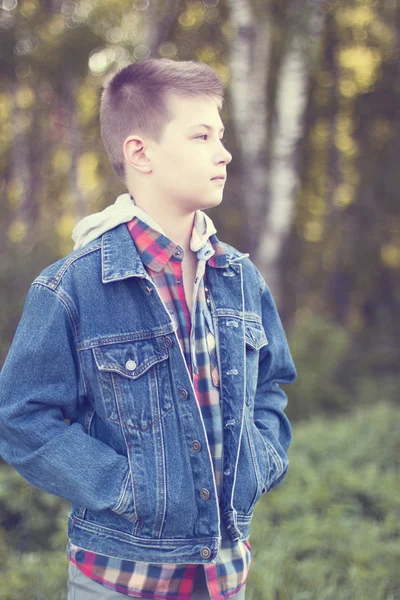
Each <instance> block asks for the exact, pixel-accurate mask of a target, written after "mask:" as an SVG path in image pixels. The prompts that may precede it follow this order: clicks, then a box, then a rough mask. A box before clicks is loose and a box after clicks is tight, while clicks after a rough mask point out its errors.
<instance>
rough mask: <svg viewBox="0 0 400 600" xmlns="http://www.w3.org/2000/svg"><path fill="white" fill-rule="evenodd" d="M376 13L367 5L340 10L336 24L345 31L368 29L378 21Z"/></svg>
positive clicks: (336, 17)
mask: <svg viewBox="0 0 400 600" xmlns="http://www.w3.org/2000/svg"><path fill="white" fill-rule="evenodd" d="M376 16H377V15H376V13H375V12H374V11H373V10H372V9H371V8H370V7H369V6H366V5H365V4H364V5H362V6H353V7H348V8H344V9H342V10H339V11H338V12H337V13H336V15H335V19H336V23H337V24H338V25H339V27H342V28H343V29H345V28H347V27H354V26H358V27H367V26H368V25H369V24H370V23H372V22H373V20H374V19H376Z"/></svg>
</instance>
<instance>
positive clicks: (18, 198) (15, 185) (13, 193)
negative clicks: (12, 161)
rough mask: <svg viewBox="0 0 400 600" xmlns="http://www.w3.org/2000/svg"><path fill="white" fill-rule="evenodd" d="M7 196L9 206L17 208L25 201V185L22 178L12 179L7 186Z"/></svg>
mask: <svg viewBox="0 0 400 600" xmlns="http://www.w3.org/2000/svg"><path fill="white" fill-rule="evenodd" d="M7 198H8V203H9V206H10V207H11V208H12V209H14V210H16V209H18V208H19V207H20V206H21V204H22V203H23V201H24V186H23V184H22V181H21V180H20V179H16V178H14V179H11V181H10V182H9V184H8V186H7Z"/></svg>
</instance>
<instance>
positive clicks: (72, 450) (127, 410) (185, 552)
mask: <svg viewBox="0 0 400 600" xmlns="http://www.w3.org/2000/svg"><path fill="white" fill-rule="evenodd" d="M224 246H225V248H226V250H227V253H228V254H227V255H226V257H225V258H224V257H223V255H220V256H217V267H211V266H210V265H207V267H206V269H207V280H208V287H209V293H210V298H211V315H212V320H213V325H214V331H215V335H216V349H217V358H218V366H219V373H220V394H221V407H222V418H223V423H224V446H223V483H222V494H221V499H220V502H218V500H217V497H216V486H215V479H214V475H213V468H212V462H211V457H210V451H209V446H208V441H207V436H206V432H205V428H204V422H203V419H202V417H201V412H200V407H199V405H198V402H197V400H196V395H195V391H194V388H193V383H192V380H191V378H190V374H189V371H188V368H187V365H186V362H185V360H184V356H183V354H182V349H181V348H180V345H179V343H178V340H177V336H176V324H174V323H173V321H172V320H171V316H170V314H169V313H168V311H167V309H166V306H165V304H164V302H163V301H162V299H161V297H160V295H159V293H158V292H157V290H156V288H155V286H154V283H153V282H152V279H151V277H150V276H149V275H148V273H147V272H146V270H145V268H144V266H143V263H142V262H141V260H140V257H139V255H138V253H137V250H136V247H135V245H134V244H133V243H132V239H131V236H130V233H129V231H128V229H127V227H126V225H125V224H119V225H118V226H116V227H114V228H112V229H110V230H109V231H106V232H105V233H103V234H102V235H101V236H100V237H97V238H96V239H94V240H92V241H91V242H89V243H88V244H86V245H85V246H84V247H81V248H78V249H75V250H73V251H72V252H71V253H70V254H69V255H67V256H66V257H64V258H62V259H60V260H58V261H57V262H55V263H53V264H52V265H50V266H49V267H47V268H45V269H44V270H43V271H42V272H41V273H40V274H39V276H38V277H37V278H36V279H35V280H34V281H33V283H32V284H31V287H30V290H29V293H28V295H27V298H26V302H25V306H24V310H23V314H22V317H21V320H20V322H19V325H18V328H17V331H16V333H15V336H14V340H13V343H12V345H11V347H10V350H9V352H8V355H7V357H6V361H5V363H4V366H3V369H2V371H1V374H0V455H1V456H2V457H3V458H4V460H5V461H6V462H8V463H9V464H10V465H12V466H13V467H14V468H15V469H16V470H17V471H18V472H19V473H20V474H21V475H22V477H23V478H24V479H25V480H26V481H28V482H30V483H31V484H32V485H34V486H36V487H38V488H40V489H42V490H45V491H47V492H49V493H51V494H55V495H57V496H61V497H63V498H65V499H68V500H69V501H70V502H71V503H72V507H71V511H70V513H69V516H68V536H69V539H70V540H71V541H72V542H73V543H74V544H76V545H79V546H80V547H83V548H86V549H88V550H91V551H93V552H98V553H103V554H105V555H107V556H115V557H119V558H124V559H126V560H135V561H143V562H147V563H149V562H151V563H168V562H171V563H179V562H181V563H184V564H187V563H215V562H216V560H217V554H218V549H219V546H220V544H221V524H220V521H221V519H222V520H223V521H224V523H225V525H226V528H227V530H228V532H229V535H230V536H231V538H232V540H244V539H246V538H247V537H248V536H249V534H250V523H251V520H252V516H253V511H254V507H255V504H256V503H257V501H258V499H259V498H260V496H261V494H265V493H266V492H268V491H270V490H271V489H273V488H274V487H275V486H276V485H278V484H279V483H280V481H282V479H283V478H284V477H285V475H286V472H287V469H288V463H289V460H288V457H287V450H288V447H289V445H290V442H291V438H292V431H291V426H290V423H289V420H288V418H287V416H286V415H285V413H284V409H285V407H286V405H287V396H286V394H285V392H284V391H283V390H282V389H281V388H280V384H287V383H291V382H293V381H294V380H295V378H296V369H295V366H294V363H293V360H292V356H291V353H290V350H289V347H288V343H287V340H286V337H285V333H284V330H283V326H282V323H281V320H280V317H279V314H278V312H277V308H276V305H275V303H274V300H273V298H272V295H271V292H270V290H269V288H268V286H267V284H266V282H265V281H264V279H263V278H262V276H261V274H260V272H259V271H258V269H257V268H256V266H255V265H254V264H253V263H252V261H251V260H250V259H249V258H248V255H247V254H243V253H241V252H240V251H238V250H237V249H235V248H234V247H233V246H231V245H229V244H226V243H224ZM193 440H198V441H199V442H200V444H201V447H202V448H204V451H201V452H192V451H191V449H192V442H193Z"/></svg>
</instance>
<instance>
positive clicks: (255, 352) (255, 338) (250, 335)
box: [244, 321, 268, 406]
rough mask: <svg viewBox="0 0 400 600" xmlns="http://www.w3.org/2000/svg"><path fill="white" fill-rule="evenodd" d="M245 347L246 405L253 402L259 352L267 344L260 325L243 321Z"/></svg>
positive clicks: (255, 322)
mask: <svg viewBox="0 0 400 600" xmlns="http://www.w3.org/2000/svg"><path fill="white" fill-rule="evenodd" d="M244 327H245V346H246V404H247V405H248V406H250V405H251V404H253V402H254V398H255V394H256V390H257V382H258V366H259V360H260V350H261V348H262V347H263V346H266V345H267V344H268V339H267V336H266V335H265V330H264V327H263V325H262V323H258V322H257V321H245V324H244Z"/></svg>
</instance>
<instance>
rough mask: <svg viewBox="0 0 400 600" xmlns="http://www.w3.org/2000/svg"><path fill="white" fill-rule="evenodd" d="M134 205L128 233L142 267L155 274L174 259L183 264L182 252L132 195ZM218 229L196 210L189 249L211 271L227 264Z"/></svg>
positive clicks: (204, 214)
mask: <svg viewBox="0 0 400 600" xmlns="http://www.w3.org/2000/svg"><path fill="white" fill-rule="evenodd" d="M130 198H131V200H132V203H133V205H134V212H133V214H134V217H133V219H132V220H131V221H128V222H127V227H128V230H129V232H130V234H131V236H132V239H133V240H134V242H135V245H136V248H137V250H138V253H139V255H140V257H141V260H142V262H143V264H144V265H145V266H147V267H149V268H151V269H152V270H153V271H157V272H159V271H161V270H162V269H163V268H164V267H165V265H166V264H167V262H168V261H169V260H170V259H172V260H176V261H182V259H183V249H182V247H181V246H180V245H179V244H176V243H175V242H173V241H172V240H171V239H170V238H168V237H167V236H166V235H165V233H164V231H163V229H162V228H161V226H160V225H159V224H158V223H157V222H156V221H154V219H152V218H151V217H150V215H149V214H148V213H147V212H146V211H144V210H143V209H141V208H139V207H138V206H137V205H136V204H135V201H134V198H133V196H132V195H130ZM216 232H217V230H216V228H215V226H214V224H213V222H212V220H211V219H210V217H209V216H208V215H207V214H206V213H204V212H203V211H201V210H196V211H195V214H194V219H193V228H192V234H191V238H190V249H191V250H192V251H193V252H196V253H197V258H198V259H199V260H205V261H208V264H209V265H210V266H212V267H217V266H220V265H222V264H225V263H226V254H227V253H226V250H225V248H224V246H223V244H222V243H221V242H220V241H219V239H218V238H217V236H216Z"/></svg>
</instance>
